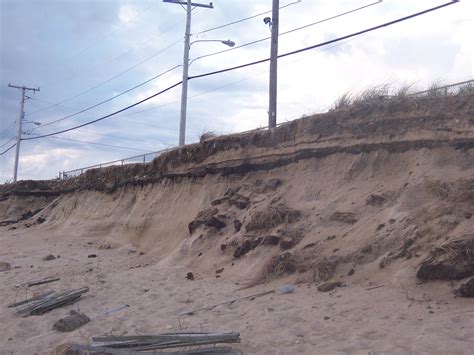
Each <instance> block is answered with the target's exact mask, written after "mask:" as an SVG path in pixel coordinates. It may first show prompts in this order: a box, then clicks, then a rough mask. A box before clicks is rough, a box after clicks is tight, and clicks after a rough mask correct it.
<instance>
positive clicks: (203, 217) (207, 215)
mask: <svg viewBox="0 0 474 355" xmlns="http://www.w3.org/2000/svg"><path fill="white" fill-rule="evenodd" d="M218 212H219V210H218V209H217V208H215V207H214V208H209V209H207V210H204V211H201V212H199V213H198V215H197V216H196V218H195V219H194V220H193V221H192V222H191V223H189V225H188V230H189V234H193V233H194V231H195V230H196V229H198V228H199V227H200V226H202V225H205V226H207V227H213V228H215V229H216V230H220V229H222V228H224V227H225V226H226V224H225V222H224V221H223V220H222V219H221V218H220V217H216V216H215V215H216V214H217V213H218Z"/></svg>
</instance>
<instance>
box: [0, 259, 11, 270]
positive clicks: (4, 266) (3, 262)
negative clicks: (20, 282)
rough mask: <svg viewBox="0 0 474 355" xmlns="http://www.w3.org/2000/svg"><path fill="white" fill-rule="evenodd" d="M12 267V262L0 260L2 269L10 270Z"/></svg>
mask: <svg viewBox="0 0 474 355" xmlns="http://www.w3.org/2000/svg"><path fill="white" fill-rule="evenodd" d="M11 268H12V267H11V265H10V263H7V262H5V261H0V271H7V270H10V269H11Z"/></svg>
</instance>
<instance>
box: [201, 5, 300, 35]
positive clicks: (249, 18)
mask: <svg viewBox="0 0 474 355" xmlns="http://www.w3.org/2000/svg"><path fill="white" fill-rule="evenodd" d="M300 2H301V0H297V1H295V2H292V3H289V4H286V5H283V6H280V9H284V8H285V7H288V6H291V5H294V4H298V3H300ZM270 12H272V10H269V11H265V12H261V13H259V14H255V15H252V16H249V17H246V18H243V19H240V20H237V21H233V22H229V23H226V24H224V25H220V26H217V27H212V28H209V29H207V30H204V31H200V32H196V33H193V34H192V35H193V36H197V35H200V34H203V33H206V32H211V31H214V30H218V29H220V28H224V27H227V26H231V25H235V24H237V23H241V22H244V21H247V20H251V19H253V18H255V17H259V16H262V15H265V14H268V13H270Z"/></svg>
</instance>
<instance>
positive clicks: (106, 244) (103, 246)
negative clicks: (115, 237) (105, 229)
mask: <svg viewBox="0 0 474 355" xmlns="http://www.w3.org/2000/svg"><path fill="white" fill-rule="evenodd" d="M110 248H111V245H110V243H109V242H106V241H102V242H100V244H99V245H98V246H97V250H106V249H110Z"/></svg>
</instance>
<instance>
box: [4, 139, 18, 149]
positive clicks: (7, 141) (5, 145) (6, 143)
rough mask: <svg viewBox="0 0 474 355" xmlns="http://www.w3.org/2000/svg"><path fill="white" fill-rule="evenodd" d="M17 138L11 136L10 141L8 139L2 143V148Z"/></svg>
mask: <svg viewBox="0 0 474 355" xmlns="http://www.w3.org/2000/svg"><path fill="white" fill-rule="evenodd" d="M15 139H16V137H12V138H10V139H9V140H8V141H6V143H3V144H2V145H0V148H3V147H4V146H6V145H7V144H8V143H10V142H11V141H14V140H15Z"/></svg>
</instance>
